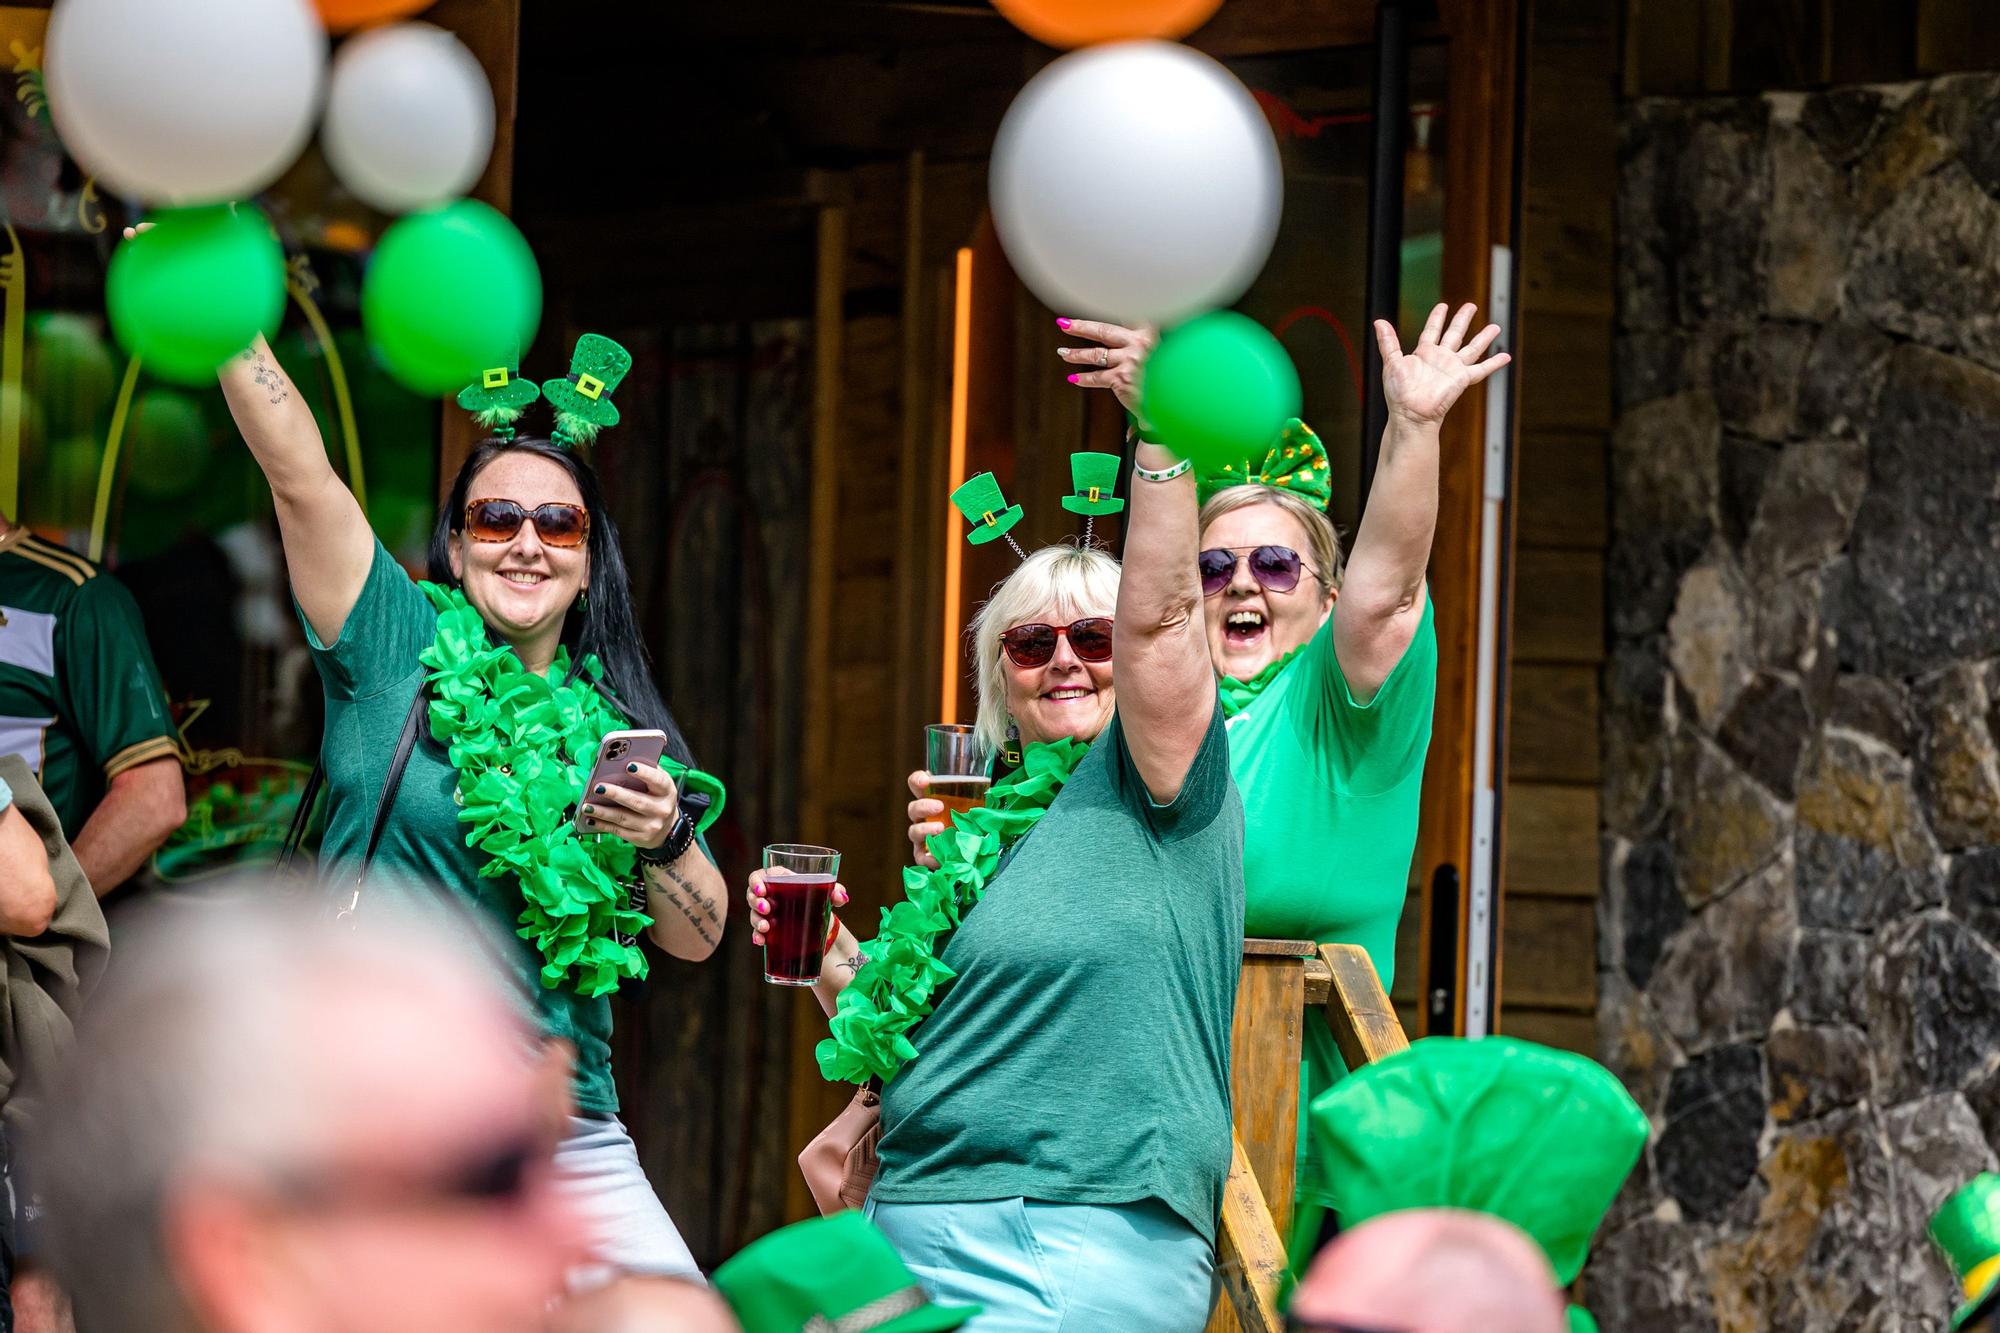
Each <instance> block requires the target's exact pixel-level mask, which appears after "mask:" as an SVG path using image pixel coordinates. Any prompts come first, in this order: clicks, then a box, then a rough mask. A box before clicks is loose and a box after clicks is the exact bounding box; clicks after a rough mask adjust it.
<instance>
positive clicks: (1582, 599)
mask: <svg viewBox="0 0 2000 1333" xmlns="http://www.w3.org/2000/svg"><path fill="white" fill-rule="evenodd" d="M1517 560H1518V563H1517V564H1516V565H1515V569H1514V660H1515V661H1516V662H1579V663H1589V662H1602V661H1603V660H1604V555H1603V553H1602V552H1600V551H1592V550H1562V549H1545V548H1540V547H1528V546H1525V545H1524V546H1522V547H1521V548H1520V549H1519V551H1518V553H1517Z"/></svg>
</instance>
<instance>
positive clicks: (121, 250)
mask: <svg viewBox="0 0 2000 1333" xmlns="http://www.w3.org/2000/svg"><path fill="white" fill-rule="evenodd" d="M152 221H153V223H154V225H153V227H152V228H151V229H150V230H148V231H144V232H141V233H140V234H139V235H137V236H135V237H133V238H132V239H131V240H129V241H127V242H125V243H124V244H123V245H121V246H119V247H118V250H117V252H116V253H115V254H113V255H112V256H111V271H110V273H109V274H108V275H107V276H106V278H105V304H106V306H107V307H108V308H109V310H110V312H111V331H112V332H113V333H115V334H117V335H118V341H119V343H120V344H122V345H123V346H124V348H125V350H126V351H128V352H130V353H132V355H134V356H136V357H138V358H140V359H141V360H142V361H144V362H145V365H146V369H147V371H148V372H149V373H151V374H153V375H154V376H156V377H158V378H160V379H166V380H174V381H176V382H179V383H182V384H195V385H199V384H207V383H209V382H211V381H213V380H214V378H215V372H216V369H217V368H218V367H219V366H221V365H222V363H223V362H225V361H227V360H228V359H229V358H230V357H232V356H234V355H236V354H237V353H238V352H240V351H242V350H243V349H244V348H246V347H248V346H249V345H250V342H251V339H253V338H255V337H256V336H257V335H258V334H259V333H270V332H271V331H273V330H274V329H276V328H277V327H278V321H279V320H280V319H282V318H283V317H284V313H285V252H284V250H283V249H282V248H281V247H280V246H279V245H278V238H277V235H276V234H275V233H274V232H273V231H272V230H271V223H270V221H269V219H267V218H266V217H265V216H264V212H263V210H262V209H260V208H258V207H256V206H255V205H253V204H214V205H211V206H208V207H204V208H177V209H171V210H169V211H167V212H164V213H160V214H157V215H156V216H155V217H154V218H153V219H152Z"/></svg>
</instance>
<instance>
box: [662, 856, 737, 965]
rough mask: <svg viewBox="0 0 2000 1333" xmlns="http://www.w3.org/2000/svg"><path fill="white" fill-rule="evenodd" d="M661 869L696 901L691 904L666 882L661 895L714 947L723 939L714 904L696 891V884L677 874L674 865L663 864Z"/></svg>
mask: <svg viewBox="0 0 2000 1333" xmlns="http://www.w3.org/2000/svg"><path fill="white" fill-rule="evenodd" d="M660 869H661V870H663V871H664V872H665V873H666V877H667V878H668V879H670V880H672V881H673V882H674V884H675V885H676V886H677V888H678V889H680V890H685V891H686V893H687V895H688V897H689V898H693V899H694V903H693V904H692V905H690V904H689V902H688V899H687V898H684V897H682V896H681V894H680V893H679V892H677V891H676V889H673V888H668V887H667V886H666V885H664V884H663V885H661V886H660V895H661V896H662V897H664V898H665V899H666V900H667V901H668V902H670V903H672V904H673V905H674V909H675V910H676V911H678V912H679V913H680V914H681V915H682V916H683V917H685V918H686V919H687V923H688V924H689V925H690V926H692V927H694V933H695V934H696V935H699V936H700V937H701V942H702V943H703V944H706V945H708V946H709V947H710V948H711V949H712V948H714V947H715V946H716V944H718V943H719V942H720V941H721V939H722V933H721V931H720V930H719V929H717V927H718V926H719V925H720V921H719V919H718V917H717V915H716V910H715V908H714V906H713V905H712V904H710V903H708V902H707V901H705V900H704V899H703V898H702V896H701V895H700V894H698V893H696V892H695V891H694V886H693V885H691V884H689V883H688V882H687V880H685V879H684V878H682V877H681V876H680V875H679V874H677V873H676V872H675V871H674V869H673V867H672V866H662V867H660Z"/></svg>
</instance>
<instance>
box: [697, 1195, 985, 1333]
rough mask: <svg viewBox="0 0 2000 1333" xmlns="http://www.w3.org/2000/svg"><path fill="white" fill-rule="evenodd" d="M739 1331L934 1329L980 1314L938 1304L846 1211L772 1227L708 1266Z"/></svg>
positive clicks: (875, 1232)
mask: <svg viewBox="0 0 2000 1333" xmlns="http://www.w3.org/2000/svg"><path fill="white" fill-rule="evenodd" d="M715 1289H716V1290H717V1291H718V1292H720V1293H722V1299H724V1300H726V1301H728V1302H729V1307H730V1309H731V1310H733V1311H734V1312H735V1314H736V1319H737V1322H738V1323H740V1324H742V1325H743V1333H938V1331H939V1330H943V1329H952V1328H957V1327H958V1326H959V1325H961V1324H963V1323H964V1322H965V1321H966V1320H968V1319H970V1318H972V1317H973V1316H974V1315H976V1314H978V1313H979V1312H980V1307H979V1306H977V1305H938V1304H935V1303H934V1302H932V1300H931V1298H930V1296H929V1295H928V1294H927V1293H926V1292H925V1291H924V1289H923V1287H922V1286H921V1285H919V1283H918V1282H917V1279H916V1277H915V1276H914V1275H913V1274H912V1273H911V1272H910V1270H909V1268H908V1267H906V1266H905V1265H904V1263H903V1260H902V1258H901V1256H899V1255H898V1254H897V1253H896V1247H895V1246H893V1245H891V1244H890V1243H889V1238H888V1237H887V1236H885V1235H883V1234H882V1232H881V1229H880V1228H878V1227H877V1226H876V1225H875V1224H874V1223H873V1222H871V1221H869V1220H868V1219H867V1218H866V1217H863V1216H862V1215H861V1214H860V1213H858V1212H855V1211H853V1210H852V1209H850V1210H848V1211H846V1212H839V1213H834V1214H833V1215H832V1216H830V1217H815V1218H813V1219H811V1220H810V1221H806V1222H799V1223H795V1224H794V1225H792V1226H788V1227H784V1228H782V1229H780V1230H777V1231H773V1232H772V1233H771V1234H770V1235H768V1236H765V1237H763V1238H762V1239H760V1240H755V1241H752V1242H751V1243H750V1244H748V1245H746V1246H744V1247H743V1248H742V1249H741V1250H739V1251H737V1253H736V1256H735V1257H734V1258H732V1259H730V1260H729V1262H727V1263H725V1264H723V1265H722V1267H720V1268H718V1269H716V1270H715Z"/></svg>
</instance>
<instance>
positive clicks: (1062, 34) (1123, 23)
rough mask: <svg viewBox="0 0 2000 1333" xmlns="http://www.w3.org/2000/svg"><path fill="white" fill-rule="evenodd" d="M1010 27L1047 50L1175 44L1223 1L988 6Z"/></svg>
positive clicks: (1014, 1)
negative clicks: (1155, 40)
mask: <svg viewBox="0 0 2000 1333" xmlns="http://www.w3.org/2000/svg"><path fill="white" fill-rule="evenodd" d="M993 7H994V8H995V9H997V10H999V11H1000V12H1001V13H1002V14H1004V15H1006V17H1007V18H1008V20H1009V21H1010V22H1012V23H1013V25H1014V26H1015V27H1017V28H1019V29H1020V30H1021V31H1022V32H1025V33H1027V34H1028V36H1030V37H1033V38H1034V39H1035V40H1036V41H1038V42H1047V43H1048V44H1049V45H1050V46H1090V45H1092V44H1094V43H1097V42H1123V41H1130V40H1132V39H1133V38H1138V37H1164V38H1167V39H1168V40H1170V41H1173V40H1178V39H1180V38H1182V37H1185V36H1187V35H1188V34H1189V33H1191V32H1193V31H1194V30H1195V29H1196V28H1199V27H1200V26H1201V25H1202V24H1204V23H1206V22H1208V20H1209V17H1210V16H1211V15H1212V14H1214V13H1215V11H1216V10H1218V9H1220V8H1221V7H1222V0H993Z"/></svg>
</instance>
